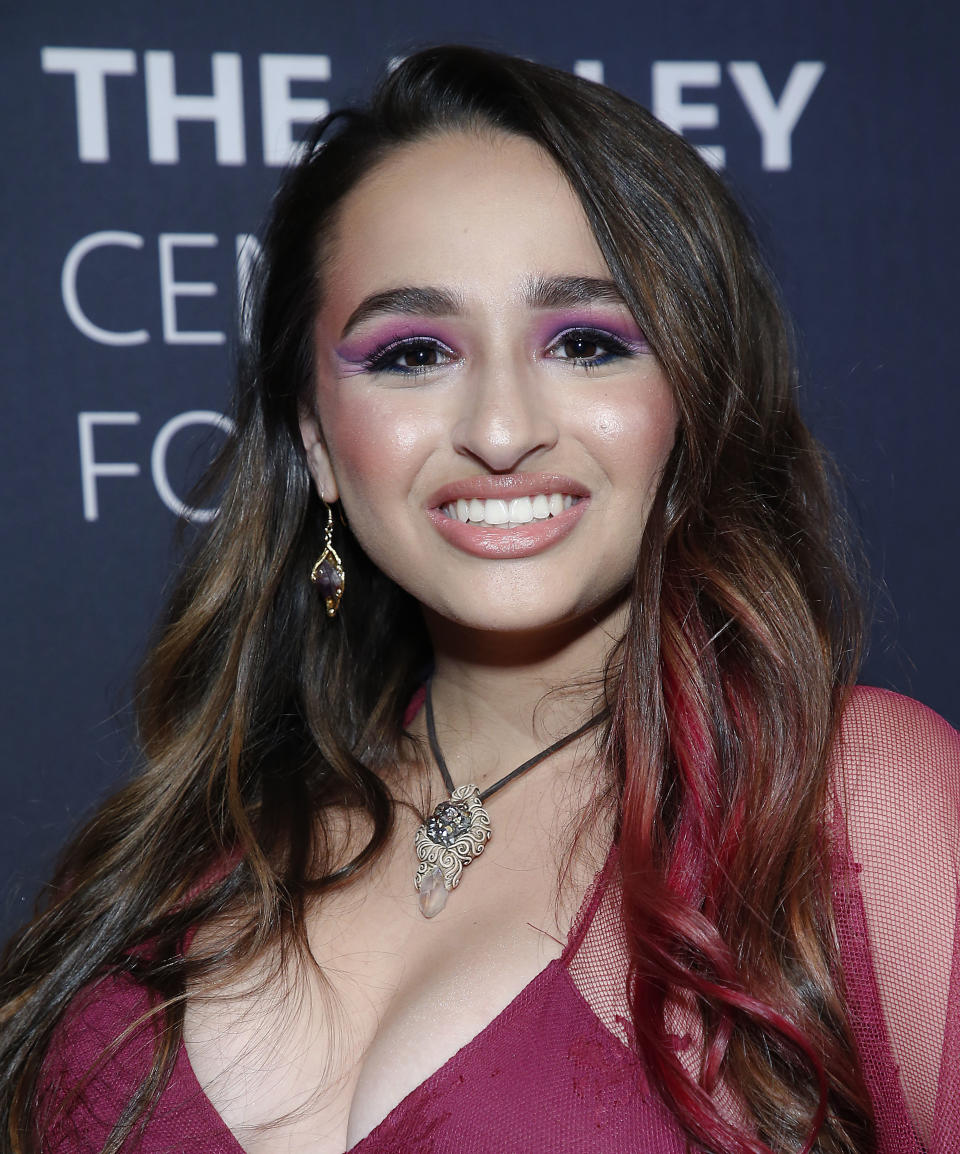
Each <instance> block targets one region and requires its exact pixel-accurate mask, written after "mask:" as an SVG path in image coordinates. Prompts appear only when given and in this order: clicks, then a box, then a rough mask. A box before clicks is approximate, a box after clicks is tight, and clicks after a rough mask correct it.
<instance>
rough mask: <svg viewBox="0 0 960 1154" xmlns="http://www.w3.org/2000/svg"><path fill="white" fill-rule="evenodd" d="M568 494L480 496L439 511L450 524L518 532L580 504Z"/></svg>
mask: <svg viewBox="0 0 960 1154" xmlns="http://www.w3.org/2000/svg"><path fill="white" fill-rule="evenodd" d="M580 500H581V498H580V497H574V496H572V495H571V494H569V493H536V494H534V495H532V496H528V497H514V498H513V499H512V500H510V501H504V500H500V499H497V498H487V499H486V500H484V499H482V498H479V497H471V498H463V497H460V498H458V499H457V500H456V501H448V502H447V503H446V504H444V505H441V506H440V511H441V512H442V513H443V514H444V516H446V517H448V518H449V519H450V520H451V521H459V522H460V523H461V524H463V525H471V526H475V527H476V528H477V529H519V528H520V527H521V526H524V525H533V524H536V523H537V522H542V521H549V520H551V519H552V518H554V517H558V516H559V515H560V514H561V513H562V512H564V510H566V509H570V508H572V507H573V506H574V505H576V504H578V503H579V502H580Z"/></svg>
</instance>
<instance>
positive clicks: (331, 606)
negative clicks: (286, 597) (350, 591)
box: [310, 501, 347, 617]
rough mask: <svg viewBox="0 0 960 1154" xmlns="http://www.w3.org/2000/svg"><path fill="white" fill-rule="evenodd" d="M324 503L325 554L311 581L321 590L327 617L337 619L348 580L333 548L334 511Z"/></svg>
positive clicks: (313, 570) (317, 562) (313, 572)
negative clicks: (325, 519)
mask: <svg viewBox="0 0 960 1154" xmlns="http://www.w3.org/2000/svg"><path fill="white" fill-rule="evenodd" d="M323 503H324V506H325V507H326V510H327V525H326V528H325V529H324V531H323V538H324V540H323V552H322V553H321V554H320V556H319V557H318V558H317V561H316V563H315V564H314V566H313V568H312V569H311V570H310V580H311V581H312V582H313V583H314V585H316V587H317V588H318V589H319V590H320V594H321V596H322V597H323V600H324V604H325V605H326V607H327V616H328V617H336V615H337V610H338V609H339V608H340V598H341V597H342V596H343V587H344V585H345V584H346V580H347V578H346V574H345V573H344V571H343V562H342V561H341V560H340V557H339V554H338V553H337V551H336V549H334V547H333V510H332V509H331V508H330V506H329V505H327V503H326V501H324V502H323Z"/></svg>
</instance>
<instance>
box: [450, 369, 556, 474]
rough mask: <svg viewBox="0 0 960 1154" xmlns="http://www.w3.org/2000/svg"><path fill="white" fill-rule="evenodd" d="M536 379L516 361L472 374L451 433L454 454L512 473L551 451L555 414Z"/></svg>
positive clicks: (492, 470)
mask: <svg viewBox="0 0 960 1154" xmlns="http://www.w3.org/2000/svg"><path fill="white" fill-rule="evenodd" d="M534 377H535V371H534V370H533V369H532V368H529V367H525V366H522V365H518V364H517V363H516V362H515V361H514V362H511V363H509V364H503V365H500V366H492V365H487V366H486V367H485V368H484V369H482V370H478V371H476V372H475V373H474V374H472V376H471V379H470V380H469V381H467V382H464V383H465V385H466V388H465V390H464V392H463V394H462V406H463V407H462V411H461V413H460V415H459V417H458V419H457V421H456V423H455V425H454V429H453V443H454V448H455V449H456V451H457V452H458V453H461V454H462V455H464V456H467V457H471V458H473V459H474V460H475V461H477V462H479V463H480V464H481V465H483V466H484V468H486V469H488V470H489V471H490V472H492V473H511V472H514V471H515V470H516V469H517V468H519V467H520V466H521V465H522V464H524V462H525V461H526V460H527V459H528V458H530V457H535V456H536V455H537V454H539V453H543V452H545V451H547V450H548V449H551V448H553V447H554V446H555V445H556V443H557V436H558V425H557V421H556V416H555V414H554V412H553V409H552V406H551V405H550V404H549V403H548V399H547V398H546V397H545V396H543V394H542V392H541V390H540V389H538V388H537V382H536V381H535V379H534Z"/></svg>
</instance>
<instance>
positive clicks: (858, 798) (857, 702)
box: [832, 687, 960, 925]
mask: <svg viewBox="0 0 960 1154" xmlns="http://www.w3.org/2000/svg"><path fill="white" fill-rule="evenodd" d="M832 781H833V786H834V791H835V796H836V801H837V804H838V807H839V810H840V813H841V814H842V817H843V824H844V827H845V832H846V837H847V841H848V843H849V848H850V851H851V853H852V855H853V858H854V859H855V860H856V861H857V862H858V863H859V866H860V867H861V869H862V874H861V888H862V889H863V890H864V894H863V896H864V899H865V900H866V901H867V904H868V913H869V905H870V899H871V897H879V896H880V893H879V891H880V890H883V891H885V893H884V896H885V901H886V903H889V902H891V901H894V900H895V894H896V892H898V891H899V892H900V893H901V894H905V893H907V892H909V891H913V893H914V895H915V896H916V894H918V893H920V892H922V893H923V894H925V895H926V898H927V900H928V901H929V902H933V903H934V904H935V905H936V906H942V907H943V908H944V909H949V910H950V911H951V919H950V920H951V925H952V911H953V908H954V906H955V898H956V893H955V888H954V884H953V878H954V874H955V863H956V860H957V852H958V844H960V734H958V733H957V731H956V730H955V729H954V728H953V727H952V726H951V725H950V724H949V723H948V722H947V721H945V720H944V719H943V718H942V717H940V716H939V714H937V713H934V711H933V710H932V709H928V708H927V707H926V706H924V705H921V704H920V703H919V702H917V701H913V700H911V699H910V698H908V697H901V696H900V695H899V694H896V693H891V692H889V691H887V690H883V689H873V688H866V687H858V688H857V689H856V690H854V692H853V693H852V694H851V695H850V697H849V699H848V701H847V703H846V706H845V709H844V712H843V715H842V718H841V723H840V727H839V731H838V733H837V736H836V742H835V745H834V749H833V755H832ZM871 891H875V892H874V893H871Z"/></svg>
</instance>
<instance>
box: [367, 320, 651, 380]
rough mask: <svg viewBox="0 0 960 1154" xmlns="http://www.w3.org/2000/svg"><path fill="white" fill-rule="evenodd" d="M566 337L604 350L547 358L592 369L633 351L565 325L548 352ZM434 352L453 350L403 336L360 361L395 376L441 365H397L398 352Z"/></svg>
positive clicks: (605, 337) (426, 339) (371, 369)
mask: <svg viewBox="0 0 960 1154" xmlns="http://www.w3.org/2000/svg"><path fill="white" fill-rule="evenodd" d="M569 341H582V342H584V343H587V344H594V345H597V346H598V348H601V349H605V350H606V352H605V354H604V355H603V356H601V357H599V358H591V359H587V358H585V357H557V358H550V359H551V360H553V359H556V360H561V361H567V362H569V363H570V364H573V365H576V366H578V367H579V368H581V369H584V370H585V371H586V372H593V371H594V370H596V369H599V368H601V367H602V366H603V365H605V364H607V363H608V362H610V361H611V360H614V359H615V358H617V357H632V356H635V355H636V352H637V350H636V347H635V346H632V345H630V344H627V343H626V342H625V341H622V340H621V339H620V338H619V337H615V336H614V335H613V333H608V332H604V331H603V330H602V329H590V328H573V329H567V330H566V331H565V332H562V333H558V334H557V336H555V337H554V338H553V340H552V341H551V343H550V345H549V346H548V348H547V351H548V352H549V351H550V350H551V349H556V348H558V347H561V346H563V345H565V344H567V342H569ZM421 351H423V352H436V353H442V354H445V355H446V356H450V357H453V356H455V354H454V353H453V352H452V351H451V350H450V349H448V348H447V347H446V345H444V344H442V343H441V342H440V341H438V340H435V339H434V338H432V337H403V338H401V339H400V340H397V341H389V342H388V343H387V344H385V345H381V346H380V347H379V348H376V349H374V350H373V352H372V353H370V355H369V356H368V357H366V358H365V359H364V361H363V364H362V369H363V371H364V372H368V373H384V372H385V373H394V374H396V375H398V376H403V377H410V376H422V375H423V374H424V373H426V372H428V371H429V370H430V369H434V368H441V367H442V365H405V366H399V365H397V363H396V362H397V361H398V360H399V359H400V357H401V356H404V355H406V354H409V353H415V352H421Z"/></svg>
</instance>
